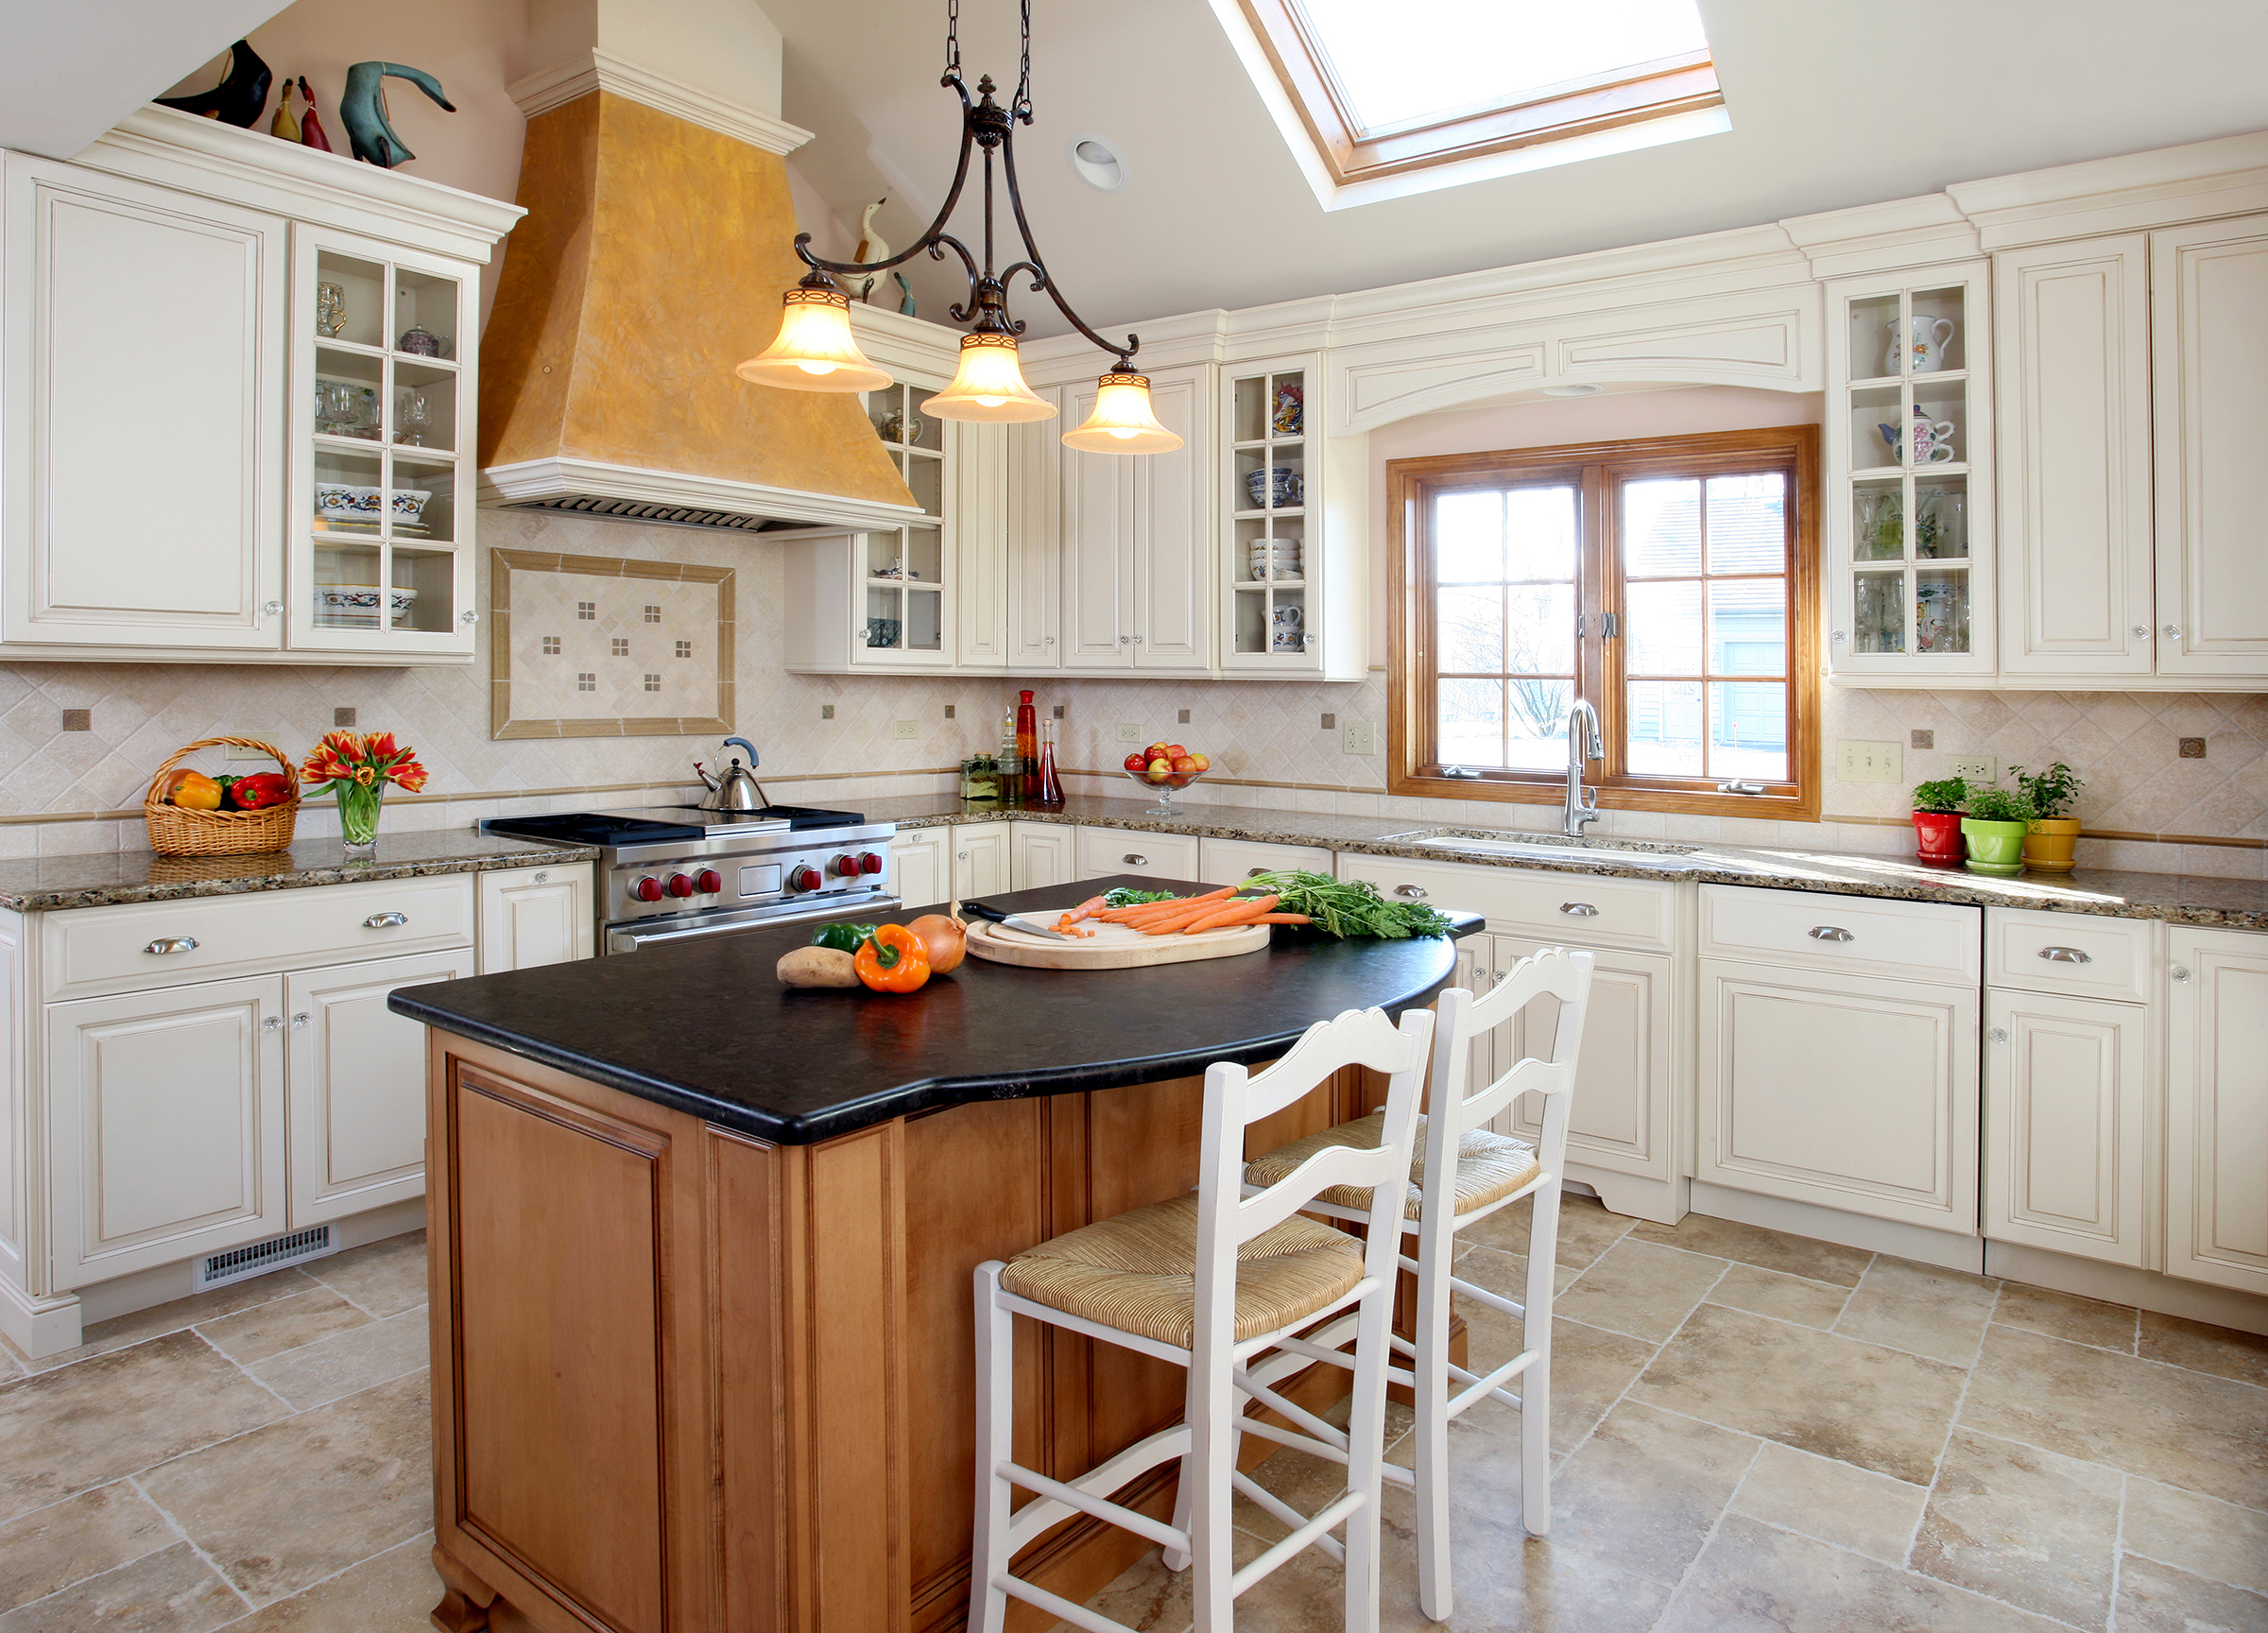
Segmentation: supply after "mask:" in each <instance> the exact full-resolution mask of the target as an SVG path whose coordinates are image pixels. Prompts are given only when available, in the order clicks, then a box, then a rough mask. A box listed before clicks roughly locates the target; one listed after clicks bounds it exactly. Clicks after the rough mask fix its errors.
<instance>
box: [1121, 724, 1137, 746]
mask: <svg viewBox="0 0 2268 1633" xmlns="http://www.w3.org/2000/svg"><path fill="white" fill-rule="evenodd" d="M1118 740H1119V741H1120V742H1121V743H1139V742H1141V741H1142V728H1141V727H1139V726H1137V725H1135V724H1134V723H1133V722H1132V721H1131V720H1121V721H1120V722H1119V723H1118Z"/></svg>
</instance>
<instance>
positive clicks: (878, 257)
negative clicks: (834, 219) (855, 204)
mask: <svg viewBox="0 0 2268 1633" xmlns="http://www.w3.org/2000/svg"><path fill="white" fill-rule="evenodd" d="M889 201H890V200H889V196H888V195H887V194H885V195H884V196H883V197H882V198H877V199H875V200H874V202H873V203H871V204H869V205H868V206H867V213H866V214H865V215H861V216H860V217H859V218H858V248H857V249H853V250H852V251H851V260H853V261H856V262H858V263H860V264H861V265H862V266H863V265H865V264H866V263H868V262H869V261H887V260H888V259H889V258H890V247H889V246H888V245H887V244H885V243H884V242H883V241H882V234H881V233H879V232H875V231H874V213H875V212H876V211H877V210H880V209H881V208H882V207H883V206H884V205H885V204H887V203H888V202H889ZM876 282H877V280H876V278H875V276H874V274H873V273H871V272H869V273H868V274H867V275H866V276H865V277H864V278H859V277H850V278H846V279H844V280H843V288H844V289H845V290H846V291H847V292H848V293H850V294H851V295H854V296H856V297H857V298H858V299H859V300H861V301H866V300H869V299H871V298H872V296H873V294H874V285H875V283H876Z"/></svg>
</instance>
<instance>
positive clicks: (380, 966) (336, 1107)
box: [283, 953, 472, 1230]
mask: <svg viewBox="0 0 2268 1633" xmlns="http://www.w3.org/2000/svg"><path fill="white" fill-rule="evenodd" d="M471 974H472V955H471V954H467V953H444V954H438V955H435V956H430V957H424V958H379V959H373V960H371V961H370V962H369V963H367V964H345V965H341V966H339V967H338V968H336V969H334V970H315V971H301V972H295V973H293V974H290V975H286V976H285V977H284V978H283V1003H284V1007H285V1009H286V1010H287V1011H288V1013H289V1015H290V1021H289V1023H288V1024H289V1031H290V1039H291V1048H290V1077H289V1093H288V1096H287V1105H288V1108H289V1110H288V1117H289V1122H290V1129H291V1217H290V1224H291V1229H295V1230H296V1229H300V1228H301V1227H302V1226H307V1225H315V1224H319V1223H321V1222H322V1221H323V1220H325V1219H343V1218H344V1217H346V1216H347V1215H348V1214H350V1213H360V1212H363V1211H364V1210H365V1209H369V1208H377V1207H381V1206H383V1205H385V1204H386V1203H388V1202H402V1201H406V1200H408V1199H409V1198H410V1197H412V1196H421V1195H424V1194H425V1028H424V1027H423V1026H421V1025H420V1024H419V1023H416V1022H415V1021H411V1020H409V1019H407V1018H406V1017H404V1016H401V1015H396V1014H394V1013H392V1012H391V1011H390V1010H388V1009H387V1006H386V1000H387V995H388V994H389V993H391V992H392V991H393V990H394V988H397V987H418V986H422V985H424V984H425V983H427V982H431V981H457V980H462V979H463V978H465V977H466V976H468V975H471Z"/></svg>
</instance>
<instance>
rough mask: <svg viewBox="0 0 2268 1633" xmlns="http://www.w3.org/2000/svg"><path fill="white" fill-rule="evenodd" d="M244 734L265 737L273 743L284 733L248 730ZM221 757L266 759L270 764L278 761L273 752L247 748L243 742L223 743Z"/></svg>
mask: <svg viewBox="0 0 2268 1633" xmlns="http://www.w3.org/2000/svg"><path fill="white" fill-rule="evenodd" d="M244 735H246V736H247V737H265V738H266V739H267V740H268V741H269V742H271V743H272V742H274V741H276V740H277V739H278V738H280V737H282V736H283V733H282V732H281V731H247V732H246V733H244ZM220 757H221V758H222V759H223V760H265V761H266V762H267V763H268V764H269V765H274V764H275V763H276V757H275V756H274V755H273V754H270V753H269V752H268V751H267V750H266V749H265V748H246V747H244V745H243V744H241V743H229V744H225V745H223V746H222V748H221V750H220Z"/></svg>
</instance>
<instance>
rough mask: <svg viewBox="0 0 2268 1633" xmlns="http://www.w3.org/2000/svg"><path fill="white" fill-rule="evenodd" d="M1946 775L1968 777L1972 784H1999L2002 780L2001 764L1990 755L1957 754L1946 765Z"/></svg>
mask: <svg viewBox="0 0 2268 1633" xmlns="http://www.w3.org/2000/svg"><path fill="white" fill-rule="evenodd" d="M1945 769H1946V774H1947V775H1948V776H1950V777H1966V778H1967V779H1968V780H1969V781H1970V782H1999V781H2000V779H2001V763H2000V762H1999V761H1998V760H1995V759H1994V758H1993V757H1992V756H1991V755H1989V754H1955V755H1953V756H1952V757H1951V758H1950V759H1949V760H1948V761H1946V763H1945Z"/></svg>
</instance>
